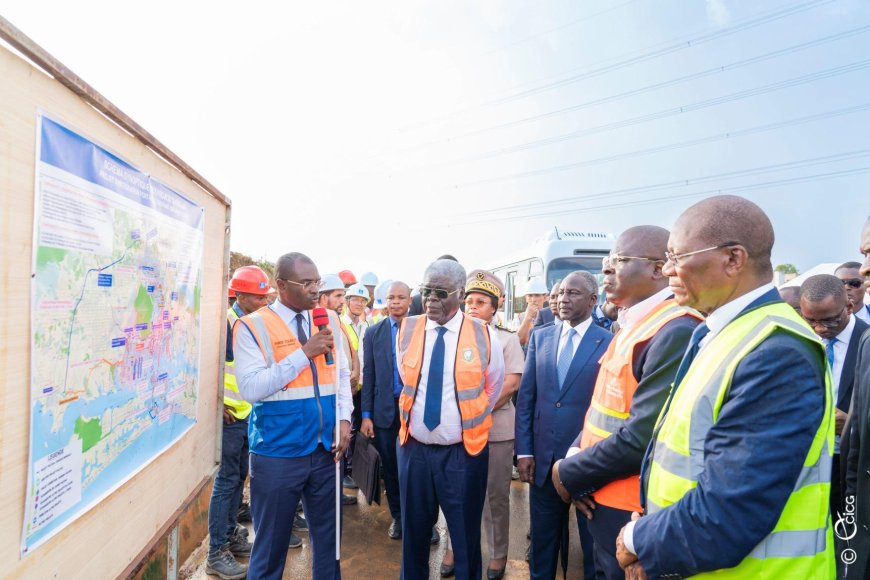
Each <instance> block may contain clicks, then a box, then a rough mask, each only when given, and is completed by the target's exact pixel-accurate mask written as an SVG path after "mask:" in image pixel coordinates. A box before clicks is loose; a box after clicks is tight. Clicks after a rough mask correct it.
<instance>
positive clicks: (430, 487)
mask: <svg viewBox="0 0 870 580" xmlns="http://www.w3.org/2000/svg"><path fill="white" fill-rule="evenodd" d="M396 444H397V447H398V448H397V456H398V463H399V488H400V490H401V499H402V501H401V503H402V574H401V578H402V580H428V579H429V546H430V544H429V540H430V538H431V537H432V526H434V525H435V523H436V522H437V521H438V506H439V505H440V506H441V511H443V512H444V517H445V518H446V519H447V527H448V529H449V530H450V540H451V542H453V555H454V558H455V566H456V580H479V579H480V577H481V574H482V572H483V569H482V566H483V565H482V561H481V555H480V522H481V519H482V518H483V503H484V501H485V499H486V478H487V472H488V470H489V448H488V447H485V448H484V450H483V451H482V452H481V453H480V454H479V455H476V456H471V455H469V454H468V453H467V452H466V451H465V447H464V446H463V445H462V443H457V444H456V445H424V444H422V443H420V442H418V441H416V440H415V439H414V438H413V437H409V438H408V441H407V442H406V443H405V445H399V444H398V441H397V442H396Z"/></svg>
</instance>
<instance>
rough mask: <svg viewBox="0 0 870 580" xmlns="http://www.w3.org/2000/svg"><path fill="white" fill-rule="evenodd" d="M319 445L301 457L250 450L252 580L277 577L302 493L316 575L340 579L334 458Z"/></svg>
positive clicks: (322, 579)
mask: <svg viewBox="0 0 870 580" xmlns="http://www.w3.org/2000/svg"><path fill="white" fill-rule="evenodd" d="M332 457H333V456H332V454H331V453H329V452H328V451H326V450H325V449H324V448H323V446H321V445H318V446H317V449H316V450H315V451H314V452H313V453H311V454H309V455H305V456H303V457H268V456H266V455H257V454H256V453H252V454H251V515H252V516H253V519H254V532H255V534H256V536H255V538H254V549H253V551H252V552H251V562H250V564H249V566H248V578H251V579H252V580H281V577H282V575H283V573H284V562H285V561H286V559H287V549H288V548H289V546H290V534H291V533H292V531H293V517H294V516H295V514H296V506H297V504H298V503H299V498H300V496H301V497H302V507H303V509H304V510H305V517H306V519H307V520H308V533H309V538H310V539H311V551H312V561H313V578H314V580H340V578H341V568H340V566H339V562H338V561H337V560H336V559H335V494H336V491H335V463H334V462H333V460H332Z"/></svg>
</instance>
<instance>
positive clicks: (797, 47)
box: [415, 25, 870, 149]
mask: <svg viewBox="0 0 870 580" xmlns="http://www.w3.org/2000/svg"><path fill="white" fill-rule="evenodd" d="M868 31H870V25H865V26H859V27H858V28H852V29H850V30H845V31H843V32H839V33H837V34H831V35H829V36H824V37H822V38H817V39H815V40H810V41H808V42H802V43H800V44H794V45H791V46H788V47H785V48H781V49H778V50H774V51H771V52H767V53H764V54H760V55H758V56H753V57H751V58H746V59H742V60H738V61H734V62H731V63H729V64H725V65H721V66H715V67H711V68H708V69H705V70H702V71H698V72H695V73H692V74H689V75H684V76H680V77H675V78H672V79H668V80H666V81H661V82H657V83H653V84H650V85H646V86H643V87H640V88H637V89H632V90H630V91H625V92H622V93H617V94H614V95H609V96H606V97H601V98H599V99H593V100H591V101H585V102H583V103H579V104H577V105H571V106H570V107H563V108H561V109H556V110H554V111H548V112H546V113H540V114H538V115H532V116H531V117H524V118H522V119H516V120H514V121H507V122H505V123H499V124H497V125H491V126H489V127H482V128H480V129H475V130H473V131H468V132H467V133H462V134H460V135H457V136H454V137H451V138H449V139H447V140H454V139H459V138H463V137H472V136H475V135H480V134H484V133H488V132H490V131H495V130H498V129H506V128H510V127H517V126H520V125H524V124H527V123H532V122H535V121H540V120H541V119H547V118H549V117H555V116H558V115H563V114H565V113H573V112H576V111H580V110H583V109H587V108H590V107H596V106H599V105H604V104H607V103H612V102H615V101H619V100H622V99H626V98H629V97H635V96H638V95H641V94H644V93H648V92H652V91H656V90H659V89H664V88H667V87H672V86H675V85H679V84H682V83H686V82H689V81H694V80H698V79H701V78H704V77H708V76H712V75H717V74H722V73H725V72H730V71H733V70H736V69H739V68H742V67H745V66H750V65H753V64H758V63H761V62H764V61H767V60H771V59H774V58H779V57H781V56H787V55H790V54H794V53H796V52H799V51H802V50H807V49H810V48H816V47H818V46H822V45H824V44H827V43H830V42H834V41H837V40H843V39H845V38H850V37H852V36H857V35H859V34H865V33H866V32H868ZM444 141H445V140H444V139H442V140H439V141H431V142H429V143H428V144H426V145H425V146H431V145H437V144H441V143H443V142H444ZM421 147H423V146H421ZM415 149H416V148H415Z"/></svg>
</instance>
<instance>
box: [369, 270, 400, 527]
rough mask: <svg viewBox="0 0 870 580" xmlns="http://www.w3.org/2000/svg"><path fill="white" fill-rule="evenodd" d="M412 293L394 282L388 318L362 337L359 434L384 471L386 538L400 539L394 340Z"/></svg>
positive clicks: (396, 379)
mask: <svg viewBox="0 0 870 580" xmlns="http://www.w3.org/2000/svg"><path fill="white" fill-rule="evenodd" d="M410 304H411V289H410V288H408V285H407V284H405V283H404V282H393V283H392V284H391V285H390V288H389V290H388V291H387V312H388V313H389V316H388V317H387V318H385V319H383V320H381V321H380V322H378V323H377V324H375V325H374V326H372V327H371V328H369V329H368V331H367V332H366V333H365V335H364V336H363V356H364V358H365V361H364V364H363V388H362V398H361V407H362V425H361V426H360V433H362V434H363V436H364V437H368V438H370V439H372V438H373V439H374V443H375V448H376V449H377V450H378V454H380V456H381V464H382V465H383V467H384V487H385V488H386V490H387V503H388V504H389V506H390V515H391V516H392V517H393V523H391V524H390V529H389V532H388V534H389V536H390V538H392V539H394V540H400V539H401V538H402V509H401V502H400V500H399V468H398V464H397V463H396V437H398V435H399V411H398V409H399V395H400V394H401V393H402V381H401V380H400V379H399V370H398V367H397V366H396V336H397V334H398V332H399V326H401V324H402V320H403V319H404V318H405V316H407V315H408V307H409V306H410Z"/></svg>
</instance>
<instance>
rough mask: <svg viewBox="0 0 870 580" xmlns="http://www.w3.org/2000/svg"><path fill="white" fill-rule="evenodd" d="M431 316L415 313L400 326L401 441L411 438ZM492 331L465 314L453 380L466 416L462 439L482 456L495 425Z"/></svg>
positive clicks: (466, 447) (457, 398)
mask: <svg viewBox="0 0 870 580" xmlns="http://www.w3.org/2000/svg"><path fill="white" fill-rule="evenodd" d="M426 322H427V318H426V316H425V315H423V316H411V317H408V318H405V319H404V320H403V321H402V325H401V326H400V327H399V336H398V340H397V342H398V345H397V346H398V350H397V352H396V358H397V361H398V367H399V375H400V377H401V379H402V383H403V384H404V388H403V389H402V393H401V394H400V395H399V413H400V416H399V419H400V421H401V426H400V427H399V442H400V443H401V444H402V445H404V444H405V443H406V442H407V441H408V434H409V432H410V429H409V428H408V425H409V424H410V422H411V408H412V407H413V406H414V399H416V398H417V385H419V384H420V375H421V372H422V369H423V347H424V343H425V338H426ZM489 349H490V343H489V332H487V330H486V327H485V326H484V325H483V323H482V322H481V321H479V320H477V319H475V318H472V317H470V316H466V315H464V314H463V315H462V326H461V327H460V329H459V342H458V344H457V348H456V361H455V363H454V366H453V381H454V383H455V385H456V403H457V405H458V406H459V414H460V416H461V417H462V442H463V444H464V445H465V450H466V451H467V452H468V454H469V455H479V454H480V452H481V451H483V449H484V448H485V447H486V444H487V441H488V440H489V430H490V428H491V427H492V417H491V416H490V408H489V397H488V396H487V394H486V389H485V388H484V385H485V384H486V377H485V376H484V372H485V371H486V367H487V366H488V365H489Z"/></svg>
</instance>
